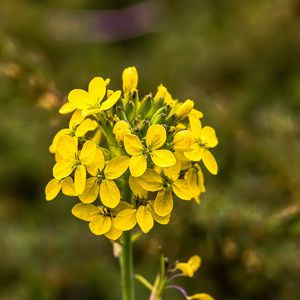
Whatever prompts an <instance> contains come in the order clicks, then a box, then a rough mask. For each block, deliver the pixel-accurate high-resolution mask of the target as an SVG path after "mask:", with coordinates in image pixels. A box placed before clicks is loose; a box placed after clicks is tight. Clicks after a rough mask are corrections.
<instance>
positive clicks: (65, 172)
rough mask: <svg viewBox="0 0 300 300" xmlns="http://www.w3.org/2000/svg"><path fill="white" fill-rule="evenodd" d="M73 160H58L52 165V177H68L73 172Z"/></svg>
mask: <svg viewBox="0 0 300 300" xmlns="http://www.w3.org/2000/svg"><path fill="white" fill-rule="evenodd" d="M73 166H74V163H73V161H70V160H64V159H62V160H60V161H58V162H57V163H56V164H55V165H54V167H53V177H55V178H56V179H63V178H65V177H68V176H69V175H70V174H71V173H72V172H73V169H74V168H73Z"/></svg>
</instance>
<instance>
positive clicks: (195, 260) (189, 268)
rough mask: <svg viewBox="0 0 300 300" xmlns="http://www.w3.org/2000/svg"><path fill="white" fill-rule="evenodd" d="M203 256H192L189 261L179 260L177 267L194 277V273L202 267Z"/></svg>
mask: <svg viewBox="0 0 300 300" xmlns="http://www.w3.org/2000/svg"><path fill="white" fill-rule="evenodd" d="M200 265H201V258H200V256H198V255H194V256H192V257H191V258H190V259H189V260H188V261H187V262H185V263H183V262H179V263H177V264H176V269H178V270H180V271H181V272H182V273H183V274H184V275H186V276H189V277H193V276H194V273H195V272H196V271H197V270H198V269H199V268H200Z"/></svg>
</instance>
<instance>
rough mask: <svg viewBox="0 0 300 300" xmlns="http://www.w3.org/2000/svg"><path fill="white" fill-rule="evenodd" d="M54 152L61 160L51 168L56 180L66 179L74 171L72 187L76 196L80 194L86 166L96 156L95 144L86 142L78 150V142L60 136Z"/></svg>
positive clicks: (82, 188) (69, 137) (83, 184)
mask: <svg viewBox="0 0 300 300" xmlns="http://www.w3.org/2000/svg"><path fill="white" fill-rule="evenodd" d="M56 151H57V152H58V153H59V154H60V155H61V159H60V160H59V161H58V162H57V163H56V164H55V166H54V167H53V176H54V178H56V179H59V180H60V179H63V178H66V177H68V176H69V175H70V174H71V173H72V172H73V171H74V170H75V174H74V187H75V191H76V192H77V194H79V195H80V194H82V193H83V191H84V189H85V183H86V168H85V167H86V165H89V164H90V163H91V162H92V161H93V159H94V156H95V154H96V144H95V143H94V142H92V141H86V142H85V143H84V144H83V146H82V149H81V150H78V140H77V138H75V137H71V136H69V135H64V136H61V137H60V138H59V140H58V142H57V145H56Z"/></svg>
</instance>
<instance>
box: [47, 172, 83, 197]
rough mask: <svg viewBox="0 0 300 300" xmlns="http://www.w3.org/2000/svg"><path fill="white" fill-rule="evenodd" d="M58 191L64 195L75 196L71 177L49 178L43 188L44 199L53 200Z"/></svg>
mask: <svg viewBox="0 0 300 300" xmlns="http://www.w3.org/2000/svg"><path fill="white" fill-rule="evenodd" d="M60 191H62V193H63V194H64V195H66V196H71V197H72V196H77V193H76V191H75V188H74V183H73V179H72V177H70V176H69V177H66V178H64V179H61V180H58V179H56V178H53V179H51V180H50V181H49V182H48V184H47V185H46V188H45V194H46V200H47V201H50V200H53V199H54V198H55V197H56V196H57V195H58V194H59V192H60Z"/></svg>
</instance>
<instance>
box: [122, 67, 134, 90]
mask: <svg viewBox="0 0 300 300" xmlns="http://www.w3.org/2000/svg"><path fill="white" fill-rule="evenodd" d="M122 80H123V91H124V92H125V93H133V92H134V91H135V90H136V87H137V84H138V73H137V70H136V68H135V67H128V68H126V69H125V70H124V71H123V75H122Z"/></svg>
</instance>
